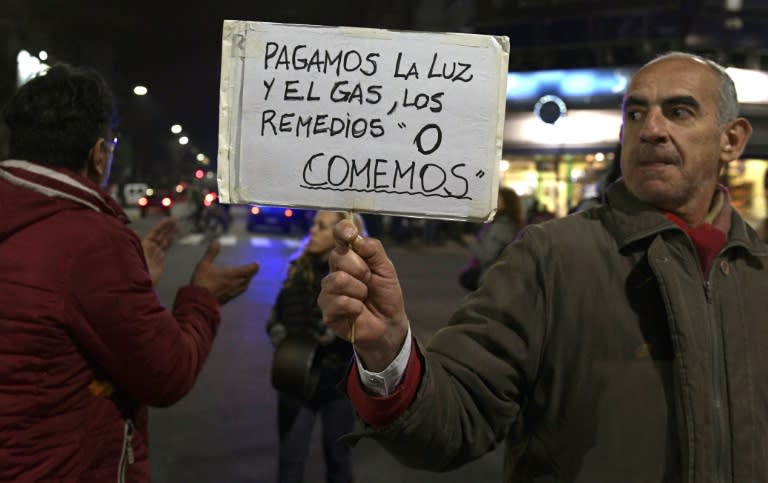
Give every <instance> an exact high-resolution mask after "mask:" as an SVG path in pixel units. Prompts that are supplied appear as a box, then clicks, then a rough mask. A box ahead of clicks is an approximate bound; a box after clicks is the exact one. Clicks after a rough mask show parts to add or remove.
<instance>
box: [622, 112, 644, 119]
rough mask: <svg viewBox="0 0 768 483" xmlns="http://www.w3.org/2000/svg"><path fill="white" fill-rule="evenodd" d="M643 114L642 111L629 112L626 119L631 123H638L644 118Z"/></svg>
mask: <svg viewBox="0 0 768 483" xmlns="http://www.w3.org/2000/svg"><path fill="white" fill-rule="evenodd" d="M642 116H643V113H642V112H640V111H627V114H626V117H627V119H629V120H630V121H637V120H638V119H640V118H642Z"/></svg>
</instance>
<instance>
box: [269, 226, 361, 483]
mask: <svg viewBox="0 0 768 483" xmlns="http://www.w3.org/2000/svg"><path fill="white" fill-rule="evenodd" d="M343 218H344V214H343V213H339V212H335V211H318V212H317V213H316V215H315V218H314V223H313V225H312V227H311V228H310V231H309V235H308V236H307V238H306V239H305V241H304V244H303V246H302V248H301V249H300V251H299V254H298V256H297V257H296V258H294V259H293V260H292V261H291V264H290V267H289V269H288V276H287V278H286V279H285V281H284V282H283V286H282V288H281V289H280V293H279V294H278V296H277V300H276V301H275V305H274V307H273V309H272V315H271V316H270V319H269V321H268V323H267V332H268V333H269V336H270V338H271V339H272V343H273V345H274V346H275V347H278V346H279V345H280V343H281V342H283V341H284V340H286V339H288V338H290V337H292V336H302V337H307V335H308V334H309V335H310V336H311V337H314V339H315V340H316V341H317V359H316V360H317V361H318V362H317V365H318V366H319V379H318V383H317V387H316V389H315V390H314V392H313V393H312V394H311V395H307V394H305V395H303V396H302V395H298V394H289V393H288V392H286V391H284V390H283V391H281V390H278V399H277V420H278V434H279V441H280V446H279V450H278V451H279V455H278V456H279V457H278V475H277V481H278V483H299V482H301V481H302V480H303V477H304V464H305V461H306V459H307V453H308V451H309V442H310V439H311V436H312V428H313V426H314V424H315V419H316V418H317V417H318V416H320V417H321V418H322V425H323V428H322V429H323V431H322V434H323V436H322V440H323V455H324V459H325V465H326V481H328V482H329V483H348V482H351V481H352V469H351V461H350V450H349V447H348V446H346V445H344V444H340V443H338V442H337V439H338V438H339V437H341V436H342V435H344V434H347V433H349V432H351V431H352V428H353V425H354V412H353V409H352V405H351V404H350V402H349V400H348V399H347V398H346V396H345V395H344V394H343V393H341V392H340V391H339V390H338V389H337V388H336V386H337V385H338V383H339V382H340V381H342V380H343V379H344V376H345V373H346V369H347V366H348V364H349V361H350V360H351V357H352V345H351V344H350V343H349V342H347V341H345V340H342V339H339V338H336V337H335V336H334V334H333V332H332V331H331V330H329V329H328V327H326V326H325V325H324V324H323V322H322V313H321V312H320V308H319V307H318V306H317V296H318V295H319V293H320V282H321V280H322V279H323V277H325V276H326V275H327V274H328V270H329V269H328V255H329V254H330V252H331V250H332V249H333V247H334V245H335V242H334V238H333V226H334V225H335V224H336V223H337V222H338V221H340V220H342V219H343ZM355 224H356V225H357V226H358V229H359V230H360V231H361V233H363V234H364V233H365V229H364V227H363V221H362V218H361V217H360V216H358V215H355ZM273 376H274V372H273ZM274 383H275V381H274V377H273V384H274Z"/></svg>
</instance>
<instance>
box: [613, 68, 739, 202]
mask: <svg viewBox="0 0 768 483" xmlns="http://www.w3.org/2000/svg"><path fill="white" fill-rule="evenodd" d="M718 88H719V78H718V76H717V74H716V73H715V72H714V71H713V70H712V69H711V68H710V67H709V66H707V65H705V64H703V63H701V62H697V61H695V60H692V59H687V58H674V57H673V58H668V59H664V60H661V61H658V62H656V63H654V64H651V65H649V66H647V67H645V68H643V69H641V70H640V71H639V72H638V73H637V74H636V75H635V77H634V78H633V80H632V82H631V83H630V86H629V88H628V89H627V94H626V96H625V98H624V109H623V111H624V113H623V117H624V120H623V126H622V151H621V170H622V175H623V176H624V180H625V182H626V185H627V188H628V189H629V191H630V192H632V193H633V194H634V195H635V196H637V197H638V198H639V199H640V200H642V201H644V202H646V203H649V204H651V205H654V206H656V207H658V208H662V209H665V210H668V211H672V212H674V213H678V214H681V213H688V214H690V213H700V212H701V210H702V209H703V210H705V211H704V212H706V210H707V209H708V208H709V204H710V202H711V199H712V195H713V193H714V189H715V186H716V184H717V178H718V174H719V170H720V166H721V152H722V150H723V148H724V147H725V145H726V144H727V136H726V135H725V129H724V128H721V127H720V122H719V116H718V109H719V107H720V103H719V99H720V95H719V91H718Z"/></svg>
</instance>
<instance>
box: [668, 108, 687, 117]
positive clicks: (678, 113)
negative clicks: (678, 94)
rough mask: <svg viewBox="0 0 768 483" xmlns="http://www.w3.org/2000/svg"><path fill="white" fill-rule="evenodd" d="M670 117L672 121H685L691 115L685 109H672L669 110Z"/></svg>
mask: <svg viewBox="0 0 768 483" xmlns="http://www.w3.org/2000/svg"><path fill="white" fill-rule="evenodd" d="M670 115H671V117H672V118H673V119H687V118H689V117H691V116H692V115H693V113H692V112H691V110H690V109H688V108H686V107H673V108H672V109H671V110H670Z"/></svg>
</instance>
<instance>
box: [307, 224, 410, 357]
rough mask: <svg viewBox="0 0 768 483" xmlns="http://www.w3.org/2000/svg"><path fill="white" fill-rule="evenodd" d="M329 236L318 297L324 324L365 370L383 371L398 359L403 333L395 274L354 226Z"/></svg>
mask: <svg viewBox="0 0 768 483" xmlns="http://www.w3.org/2000/svg"><path fill="white" fill-rule="evenodd" d="M334 236H335V237H336V247H335V248H334V250H333V251H332V252H331V255H330V258H329V265H330V269H331V273H330V274H329V275H328V276H327V277H326V278H325V280H323V289H322V291H321V293H320V297H319V298H318V303H319V305H320V308H321V310H322V311H323V321H324V322H325V323H326V324H327V325H328V326H329V327H331V328H332V329H333V331H334V332H335V333H336V335H337V336H339V337H341V338H344V339H347V340H350V341H351V342H353V343H354V344H355V350H356V352H357V354H358V357H360V359H361V362H362V363H363V365H365V367H366V368H368V369H369V370H377V368H378V367H379V366H381V369H383V368H385V367H386V366H387V365H389V363H390V362H391V361H392V360H393V359H394V358H395V357H396V356H397V353H398V352H399V350H400V348H401V347H402V344H403V341H404V340H405V335H406V334H407V332H408V319H407V317H406V315H405V308H404V303H403V294H402V290H401V288H400V282H399V280H398V278H397V273H396V271H395V268H394V266H393V265H392V262H391V261H390V260H389V258H388V257H387V254H386V252H385V251H384V248H383V246H382V245H381V242H380V241H379V240H376V239H374V238H363V237H361V236H360V234H359V233H358V231H357V228H356V227H355V225H354V224H353V223H351V222H349V221H347V220H342V221H340V222H339V223H337V224H336V226H335V227H334ZM350 324H352V326H351V327H350ZM353 337H354V340H352V338H353Z"/></svg>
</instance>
